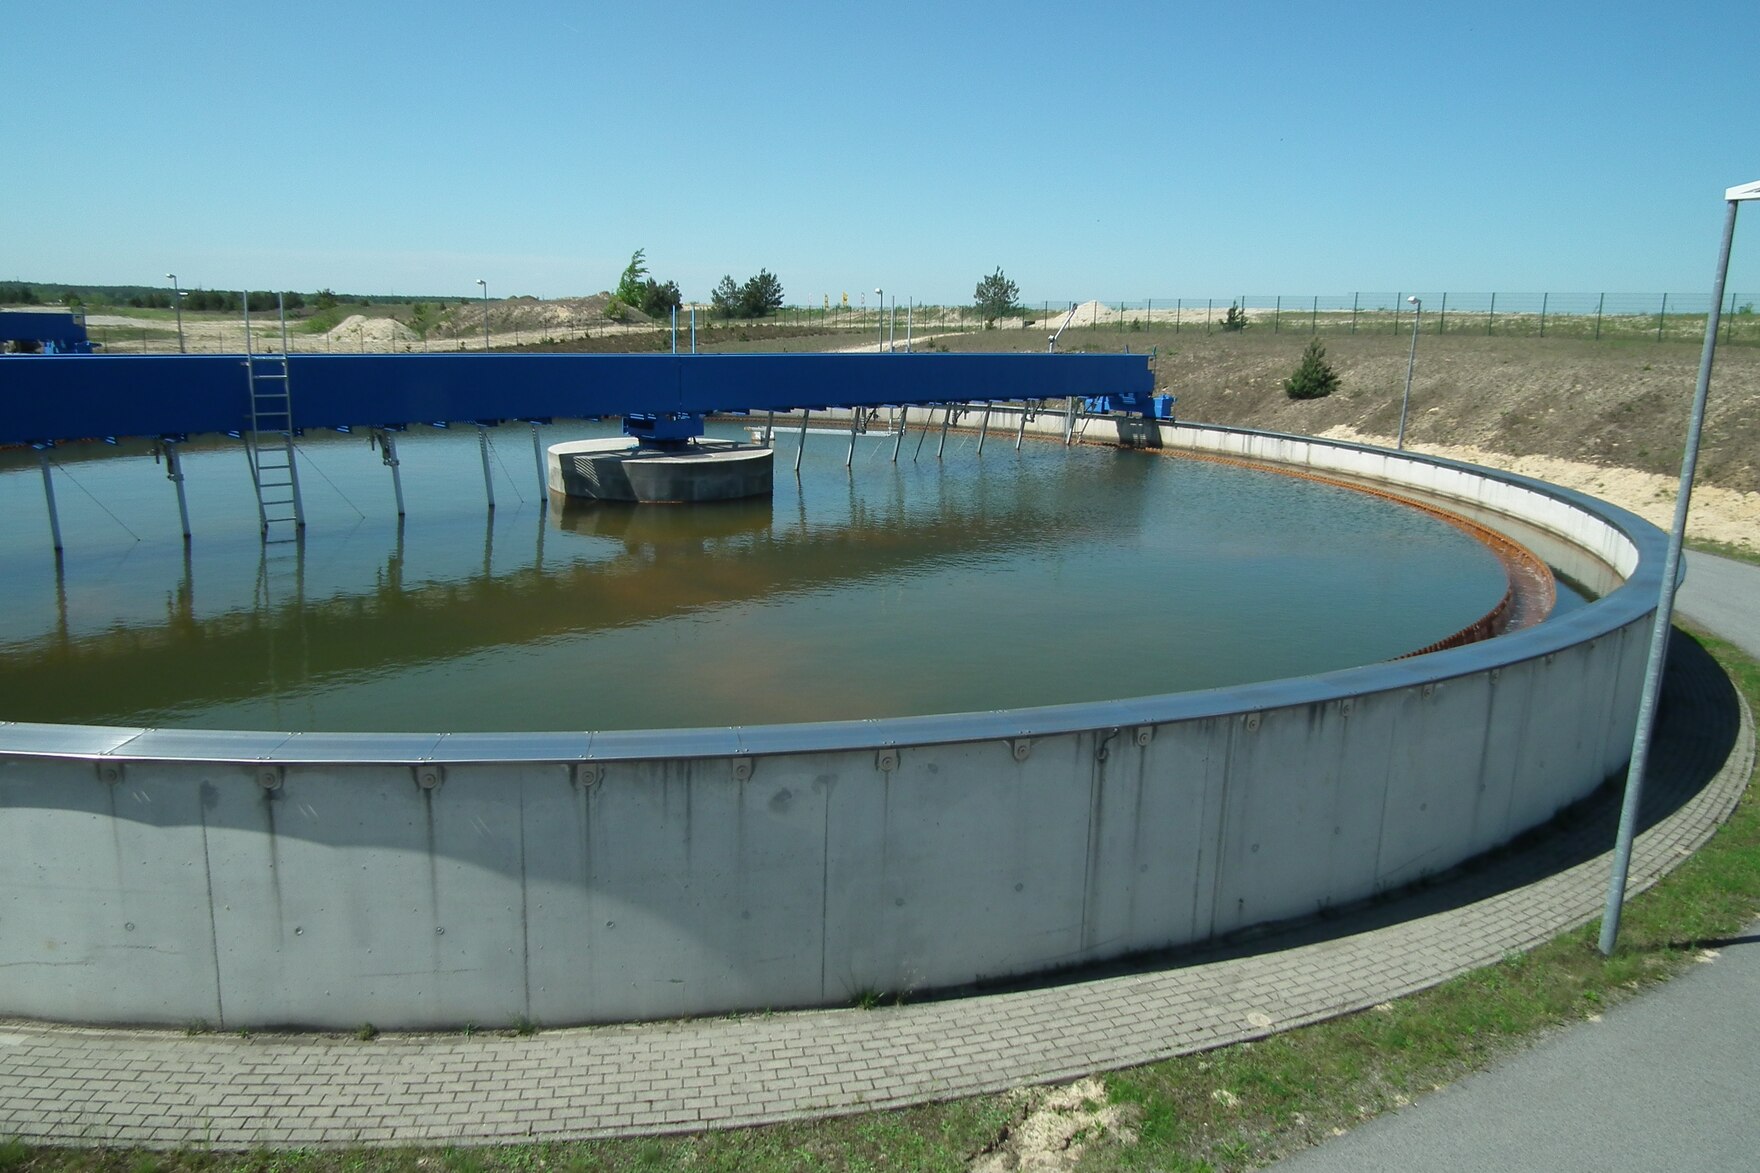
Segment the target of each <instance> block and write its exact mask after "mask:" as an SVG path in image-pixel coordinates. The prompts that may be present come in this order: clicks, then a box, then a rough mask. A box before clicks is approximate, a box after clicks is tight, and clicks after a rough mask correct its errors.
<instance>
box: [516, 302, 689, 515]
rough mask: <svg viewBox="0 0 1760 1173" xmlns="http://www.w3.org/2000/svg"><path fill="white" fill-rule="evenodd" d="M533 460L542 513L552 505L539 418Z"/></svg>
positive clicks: (534, 434)
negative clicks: (536, 471) (536, 469)
mask: <svg viewBox="0 0 1760 1173" xmlns="http://www.w3.org/2000/svg"><path fill="white" fill-rule="evenodd" d="M673 312H674V313H677V311H676V310H674V311H673ZM532 460H533V461H534V462H535V463H536V464H537V466H538V512H539V513H542V512H544V510H546V509H548V508H549V507H550V475H549V473H548V472H547V471H546V470H545V468H544V445H543V444H542V443H541V442H540V441H539V439H538V421H537V420H533V421H532Z"/></svg>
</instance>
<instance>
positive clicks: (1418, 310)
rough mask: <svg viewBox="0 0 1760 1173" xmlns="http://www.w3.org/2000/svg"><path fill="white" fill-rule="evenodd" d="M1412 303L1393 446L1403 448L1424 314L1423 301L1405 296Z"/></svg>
mask: <svg viewBox="0 0 1760 1173" xmlns="http://www.w3.org/2000/svg"><path fill="white" fill-rule="evenodd" d="M1406 300H1407V301H1409V302H1411V303H1412V353H1411V355H1410V357H1408V358H1407V359H1406V394H1405V398H1404V399H1402V400H1400V402H1399V441H1398V443H1396V444H1395V445H1394V447H1396V448H1398V449H1400V450H1402V451H1403V450H1404V449H1405V446H1406V409H1407V408H1408V407H1410V406H1411V405H1412V367H1413V366H1415V365H1417V362H1418V319H1419V318H1421V317H1423V316H1424V303H1423V302H1421V301H1419V300H1418V299H1417V298H1415V297H1408V298H1406Z"/></svg>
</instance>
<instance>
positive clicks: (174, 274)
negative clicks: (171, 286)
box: [165, 273, 177, 281]
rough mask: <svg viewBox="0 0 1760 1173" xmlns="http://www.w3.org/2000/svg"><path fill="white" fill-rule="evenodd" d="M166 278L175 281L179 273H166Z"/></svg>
mask: <svg viewBox="0 0 1760 1173" xmlns="http://www.w3.org/2000/svg"><path fill="white" fill-rule="evenodd" d="M165 280H167V281H175V280H177V274H176V273H167V274H165Z"/></svg>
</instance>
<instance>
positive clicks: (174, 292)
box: [165, 273, 189, 354]
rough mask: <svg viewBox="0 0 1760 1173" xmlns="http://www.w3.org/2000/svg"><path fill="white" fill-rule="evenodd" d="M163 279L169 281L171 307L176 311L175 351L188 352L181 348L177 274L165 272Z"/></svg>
mask: <svg viewBox="0 0 1760 1173" xmlns="http://www.w3.org/2000/svg"><path fill="white" fill-rule="evenodd" d="M165 279H166V280H167V281H169V282H171V308H172V309H174V310H176V311H177V353H178V354H188V353H189V351H187V350H185V349H184V348H183V290H181V289H179V288H178V287H177V274H176V273H167V274H165Z"/></svg>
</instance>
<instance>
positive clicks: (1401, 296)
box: [1393, 290, 1406, 334]
mask: <svg viewBox="0 0 1760 1173" xmlns="http://www.w3.org/2000/svg"><path fill="white" fill-rule="evenodd" d="M1405 299H1406V295H1405V291H1404V290H1401V291H1400V292H1398V293H1396V294H1394V295H1393V332H1394V333H1395V334H1398V333H1399V307H1400V305H1401V304H1402V303H1404V301H1405Z"/></svg>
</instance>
